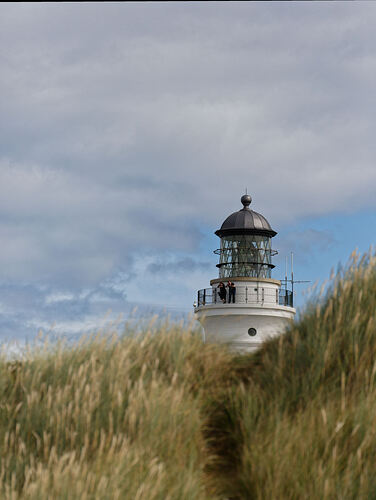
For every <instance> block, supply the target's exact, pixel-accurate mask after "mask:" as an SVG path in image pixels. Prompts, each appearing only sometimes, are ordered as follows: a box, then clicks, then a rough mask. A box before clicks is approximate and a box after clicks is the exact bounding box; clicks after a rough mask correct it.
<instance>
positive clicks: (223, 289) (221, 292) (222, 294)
mask: <svg viewBox="0 0 376 500" xmlns="http://www.w3.org/2000/svg"><path fill="white" fill-rule="evenodd" d="M217 288H219V291H218V295H219V298H220V299H221V301H222V302H223V303H224V304H226V295H227V294H226V287H225V284H224V283H222V281H221V282H220V283H219V285H218V286H217Z"/></svg>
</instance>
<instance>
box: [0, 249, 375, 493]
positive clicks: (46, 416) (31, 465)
mask: <svg viewBox="0 0 376 500" xmlns="http://www.w3.org/2000/svg"><path fill="white" fill-rule="evenodd" d="M375 310H376V261H375V258H373V257H370V256H368V257H367V256H366V257H364V258H363V259H362V260H361V262H358V261H357V258H356V256H355V255H354V256H353V260H352V262H351V263H350V265H349V266H348V268H347V270H346V271H345V272H344V273H343V275H341V276H337V278H336V279H335V280H334V282H333V284H332V287H331V289H330V291H329V292H328V295H327V296H326V297H325V298H324V299H320V300H318V301H317V303H316V304H313V305H311V306H309V307H308V309H307V311H306V313H305V314H304V315H303V316H302V318H301V319H300V321H299V322H298V323H296V324H295V325H294V327H293V328H292V329H291V331H289V332H288V333H287V334H286V335H285V336H284V337H281V338H280V339H276V340H274V341H271V342H269V343H267V344H265V345H264V346H263V348H262V349H261V350H260V351H259V352H257V353H256V354H254V355H247V356H236V355H234V354H231V353H229V352H228V351H227V350H226V349H225V348H221V347H216V346H209V345H203V344H202V342H201V339H200V336H199V335H198V334H197V333H195V332H194V331H189V330H188V329H187V330H186V331H182V329H181V328H179V327H177V326H170V327H168V326H166V327H161V328H160V331H158V332H157V333H153V334H152V333H147V332H146V333H145V334H144V335H143V336H142V337H141V338H122V339H121V340H118V339H117V340H116V339H114V340H112V341H110V340H109V338H107V339H102V340H101V339H97V340H94V341H92V342H91V343H83V344H81V345H78V346H76V347H75V348H74V349H71V350H67V349H62V348H60V349H59V348H56V349H55V351H54V352H51V351H48V352H34V353H32V354H31V355H30V356H29V358H28V359H27V360H25V361H23V362H22V363H21V362H18V363H17V362H16V363H9V362H7V361H6V360H5V359H4V360H2V361H0V372H1V373H0V447H1V449H0V478H1V483H0V498H5V499H8V498H9V499H18V498H26V499H45V498H51V499H52V498H53V499H55V498H56V499H85V498H87V499H94V498H95V499H112V498H119V499H123V498H125V499H128V498H129V499H132V500H133V499H146V500H153V499H160V500H162V499H163V500H166V499H184V500H185V499H192V500H193V499H195V500H196V499H198V500H200V499H220V498H238V499H253V498H260V499H265V498H291V499H301V498H307V499H308V498H309V499H316V498H317V499H319V498H320V499H321V498H344V499H349V498H354V499H355V498H357V499H358V498H376V474H375V469H376V431H375V428H376V427H375V424H376V380H375V378H376V318H375Z"/></svg>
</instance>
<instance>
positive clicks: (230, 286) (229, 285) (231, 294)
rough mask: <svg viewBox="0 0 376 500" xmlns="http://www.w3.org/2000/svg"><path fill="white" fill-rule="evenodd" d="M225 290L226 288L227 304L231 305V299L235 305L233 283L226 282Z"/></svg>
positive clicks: (234, 287)
mask: <svg viewBox="0 0 376 500" xmlns="http://www.w3.org/2000/svg"><path fill="white" fill-rule="evenodd" d="M227 288H228V303H229V304H231V299H232V303H233V304H235V295H236V286H235V283H233V282H232V281H228V282H227Z"/></svg>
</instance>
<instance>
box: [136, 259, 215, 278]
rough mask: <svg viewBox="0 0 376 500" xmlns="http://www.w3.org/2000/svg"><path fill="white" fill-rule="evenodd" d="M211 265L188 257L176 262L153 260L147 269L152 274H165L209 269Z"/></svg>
mask: <svg viewBox="0 0 376 500" xmlns="http://www.w3.org/2000/svg"><path fill="white" fill-rule="evenodd" d="M209 266H210V263H209V262H196V261H194V260H193V259H191V258H189V257H186V258H184V259H182V260H179V261H175V262H164V261H160V262H152V263H150V264H149V265H148V266H147V268H146V271H147V272H150V273H152V274H162V275H164V274H171V273H172V274H175V273H187V272H192V271H200V270H207V269H208V267H209Z"/></svg>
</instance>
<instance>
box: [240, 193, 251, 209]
mask: <svg viewBox="0 0 376 500" xmlns="http://www.w3.org/2000/svg"><path fill="white" fill-rule="evenodd" d="M240 201H241V202H242V204H243V207H244V208H248V207H249V205H250V204H251V203H252V198H251V196H250V195H249V194H243V196H242V197H241V198H240Z"/></svg>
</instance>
